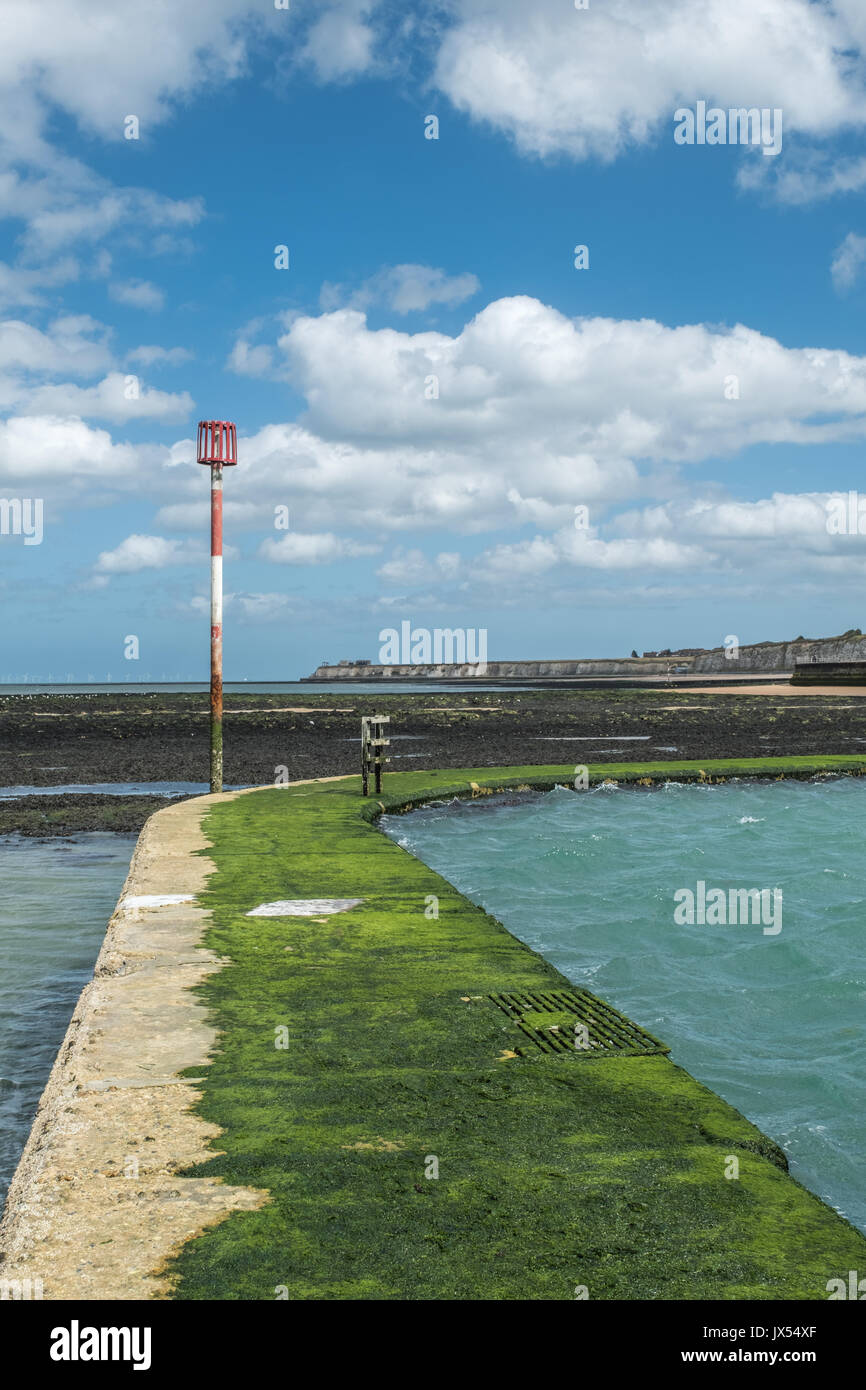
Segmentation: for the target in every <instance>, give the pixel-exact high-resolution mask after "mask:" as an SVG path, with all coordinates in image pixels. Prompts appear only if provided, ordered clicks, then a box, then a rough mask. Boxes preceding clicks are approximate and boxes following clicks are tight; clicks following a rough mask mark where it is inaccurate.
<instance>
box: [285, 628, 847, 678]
mask: <svg viewBox="0 0 866 1390" xmlns="http://www.w3.org/2000/svg"><path fill="white" fill-rule="evenodd" d="M813 657H814V659H815V660H816V661H846V662H847V661H866V637H856V636H848V635H847V634H846V635H845V636H843V637H827V638H821V639H818V640H815V641H803V642H765V643H762V644H761V645H760V646H752V647H740V649H739V655H738V656H737V658H736V660H731V659H730V658H729V657H728V655H727V653H726V650H725V648H724V647H716V648H714V649H713V650H712V651H708V652H702V653H700V654H699V655H697V656H678V655H677V654H676V653H674V654H673V655H672V656H664V657H621V658H614V659H608V658H603V657H598V658H593V657H585V658H582V659H575V660H571V661H565V660H563V661H488V662H486V664H485V665H484V667H483V669H482V668H479V666H478V665H476V664H474V663H472V662H464V663H460V664H457V663H453V664H447V663H440V664H439V665H415V666H409V665H404V666H396V665H394V666H359V665H357V664H355V663H352V664H351V665H346V666H320V667H318V669H317V670H316V671H315V672H314V674H313V675H312V676H311V677H309V679H310V680H314V681H341V680H343V681H376V680H391V681H393V680H406V681H423V680H431V681H435V680H475V679H485V680H488V681H496V680H557V679H561V680H567V679H569V678H574V677H576V676H599V677H611V676H628V677H632V678H634V677H635V676H665V675H674V674H676V675H692V674H694V675H702V674H705V675H709V674H714V675H725V674H727V675H730V676H732V677H734V676H737V675H742V674H744V673H750V672H761V671H766V672H767V673H768V674H770V673H776V674H780V673H783V672H786V671H793V670H794V667H795V665H796V663H797V662H798V661H808V662H811V661H812V658H813Z"/></svg>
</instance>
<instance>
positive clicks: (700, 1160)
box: [167, 759, 866, 1299]
mask: <svg viewBox="0 0 866 1390" xmlns="http://www.w3.org/2000/svg"><path fill="white" fill-rule="evenodd" d="M798 761H799V763H800V766H801V767H805V766H806V765H809V766H812V767H817V766H819V765H820V766H824V767H831V766H840V765H842V764H843V763H844V764H845V765H847V766H849V767H850V766H851V763H852V760H851V759H845V760H843V759H835V760H834V759H820V760H818V759H812V760H808V759H801V760H798ZM739 766H740V768H741V770H742V771H743V772H755V771H764V772H771V771H773V770H774V768H775V769H776V770H778V768H779V767H781V766H782V764H781V763H778V764H773V763H772V762H769V761H765V762H764V763H763V764H751V765H749V764H745V763H744V764H741V765H739ZM784 766H785V767H787V768H788V769H789V770H790V769H791V767H792V760H788V761H787V762H786V763H785V764H784ZM735 770H736V769H735V768H734V767H732V766H731V765H730V764H728V765H721V764H716V765H713V764H709V763H704V764H703V766H702V769H701V771H700V774H699V773H698V767H697V764H692V765H689V766H686V765H683V766H682V767H681V768H679V769H678V768H677V765H674V764H670V763H668V764H663V765H661V766H659V767H658V768H656V769H652V768H650V767H648V766H642V767H636V766H632V767H630V768H628V769H625V768H616V767H611V768H604V769H594V771H595V772H596V773H602V772H604V773H606V774H608V775H611V776H614V777H616V776H623V775H624V774H626V773H628V774H629V775H631V776H639V775H652V773H653V771H655V774H656V775H657V776H659V777H664V776H671V775H691V776H697V775H716V774H718V773H721V772H726V773H730V772H733V771H735ZM859 770H861V771H862V770H863V764H862V760H861V762H860V768H859ZM529 775H531V776H532V777H533V778H535V779H540V780H541V781H544V780H547V782H548V784H550V782H552V781H554V780H556V779H557V778H559V779H560V780H565V778H566V777H567V775H568V770H567V769H564V768H556V769H553V768H551V769H542V768H532V769H513V768H512V769H504V770H500V771H496V770H490V769H479V770H477V771H474V772H473V771H466V772H462V773H456V772H454V771H448V772H445V773H441V774H438V777H437V774H435V773H430V772H422V773H416V774H394V775H389V776H388V778H387V791H388V797H387V800H386V799H384V798H383V802H381V803H377V802H375V800H371V801H369V802H366V803H365V802H364V801H362V799H361V798H360V796H359V780H358V779H345V780H340V781H337V782H331V783H318V784H312V785H311V784H306V785H297V786H293V787H288V788H283V787H281V788H275V789H267V790H262V791H257V792H254V793H251V794H245V795H241V796H237V797H235V798H232V799H225V800H223V801H221V802H217V803H216V804H214V805H212V807H211V809H210V810H209V812H208V814H207V816H206V818H205V820H204V822H203V829H204V833H205V836H206V838H207V840H208V841H209V842H210V844H211V846H212V848H209V849H208V850H207V851H205V853H206V854H207V855H208V856H209V857H210V858H211V859H212V860H213V862H214V863H215V865H216V871H215V872H214V873H213V874H212V875H211V876H210V878H209V881H208V883H207V887H206V889H205V890H204V891H203V892H202V893H201V894H200V895H199V899H198V901H199V904H200V906H202V907H204V908H206V909H207V910H208V911H209V913H210V914H211V918H210V920H211V923H212V925H211V926H210V927H209V928H208V930H207V931H206V933H205V937H204V944H205V945H206V946H207V947H208V948H209V949H210V950H211V951H212V952H214V953H215V954H216V956H218V957H220V958H222V959H224V960H227V961H228V962H229V963H228V964H226V965H225V967H224V968H223V969H222V970H220V971H218V972H217V973H215V974H212V975H210V976H209V977H208V978H207V980H206V981H205V982H204V983H203V984H201V985H199V986H198V990H199V993H200V996H201V997H202V999H203V1001H204V1002H205V1003H206V1004H207V1006H208V1008H209V1011H210V1017H211V1021H212V1022H213V1023H214V1024H215V1026H216V1027H217V1029H218V1030H219V1032H220V1035H221V1038H220V1046H219V1051H218V1053H217V1054H216V1055H215V1056H214V1058H213V1061H212V1065H211V1066H210V1067H209V1068H206V1069H204V1071H203V1070H202V1068H201V1067H199V1068H197V1069H196V1071H197V1074H198V1075H199V1076H204V1078H205V1079H204V1082H203V1085H202V1087H201V1090H202V1099H201V1101H200V1103H199V1105H198V1111H199V1114H200V1115H201V1116H202V1117H203V1118H204V1120H206V1121H207V1122H209V1123H212V1124H215V1125H217V1126H219V1127H220V1129H221V1130H222V1131H223V1134H222V1136H221V1137H220V1139H219V1140H218V1141H217V1146H218V1147H219V1148H221V1149H224V1150H225V1152H224V1154H223V1155H222V1156H219V1157H215V1158H213V1159H212V1160H210V1161H208V1162H207V1163H204V1164H202V1165H201V1166H200V1167H198V1168H196V1169H194V1170H192V1173H189V1172H188V1174H187V1176H192V1175H194V1174H201V1175H202V1176H207V1177H208V1178H210V1179H213V1178H214V1177H218V1178H222V1179H224V1180H225V1181H226V1182H227V1183H229V1184H231V1185H232V1186H233V1187H236V1188H242V1189H253V1190H257V1191H262V1190H264V1191H266V1192H267V1194H268V1200H267V1201H266V1202H265V1204H264V1205H262V1206H260V1207H258V1208H257V1209H255V1210H247V1211H239V1212H236V1213H234V1214H231V1215H229V1216H227V1217H226V1218H225V1219H224V1220H223V1221H221V1223H220V1224H219V1225H216V1226H213V1227H212V1228H211V1229H209V1230H207V1231H205V1232H204V1233H202V1234H201V1235H199V1236H197V1237H196V1238H194V1239H192V1240H190V1241H189V1242H187V1244H186V1245H185V1246H183V1248H182V1249H181V1251H180V1253H179V1255H178V1256H177V1258H176V1259H175V1260H173V1261H172V1262H171V1264H170V1266H169V1269H168V1271H167V1272H168V1273H169V1275H170V1277H171V1279H172V1281H173V1288H174V1296H175V1297H176V1298H180V1299H212V1298H216V1299H273V1298H275V1297H281V1296H282V1297H288V1298H290V1299H573V1298H575V1297H576V1296H578V1297H579V1296H588V1297H589V1298H591V1299H715V1298H723V1299H752V1298H757V1299H781V1298H794V1299H826V1297H827V1292H826V1286H827V1281H828V1280H829V1279H831V1278H835V1277H846V1272H847V1271H848V1270H849V1269H857V1268H861V1269H862V1268H864V1267H866V1240H864V1239H863V1237H862V1236H860V1235H859V1234H858V1233H857V1232H855V1231H854V1230H853V1229H852V1228H851V1227H850V1226H848V1225H847V1224H846V1223H845V1222H844V1221H842V1220H841V1219H840V1218H839V1217H838V1216H837V1215H836V1214H835V1213H833V1212H832V1211H831V1210H830V1209H828V1208H827V1207H826V1206H824V1205H823V1204H822V1203H821V1202H820V1201H819V1200H818V1199H817V1198H816V1197H814V1196H812V1195H811V1194H810V1193H809V1192H807V1191H806V1190H805V1189H804V1188H802V1187H801V1186H799V1184H797V1183H796V1182H795V1181H794V1180H793V1179H791V1178H790V1177H789V1176H788V1174H787V1173H786V1171H785V1170H784V1166H783V1164H784V1159H783V1157H782V1155H781V1153H780V1152H779V1151H778V1150H777V1149H776V1148H775V1146H774V1145H772V1144H771V1143H770V1142H769V1141H768V1140H767V1139H765V1138H764V1137H763V1136H762V1135H761V1134H760V1133H759V1131H758V1130H756V1129H755V1128H754V1126H752V1125H751V1124H749V1123H747V1121H746V1120H744V1119H743V1118H742V1116H740V1115H739V1114H738V1113H737V1112H736V1111H735V1110H733V1109H732V1108H731V1107H730V1106H729V1105H727V1104H725V1103H724V1102H723V1101H722V1100H720V1099H719V1098H718V1097H717V1096H715V1095H714V1094H713V1093H711V1092H710V1091H708V1090H707V1089H706V1088H705V1087H703V1086H701V1085H700V1084H699V1083H698V1082H696V1081H695V1080H694V1079H693V1078H691V1077H690V1076H689V1075H688V1074H687V1073H685V1072H684V1071H682V1070H681V1069H680V1068H678V1067H677V1066H675V1065H674V1064H673V1063H672V1062H671V1061H670V1060H669V1059H668V1058H667V1057H665V1056H663V1055H648V1056H619V1057H617V1056H607V1057H598V1056H588V1055H586V1054H585V1053H580V1052H578V1051H574V1052H573V1053H570V1054H568V1055H562V1056H556V1055H551V1056H547V1055H544V1054H542V1053H538V1054H537V1055H534V1056H531V1055H525V1056H521V1055H514V1054H515V1053H516V1052H518V1050H519V1048H518V1047H517V1046H516V1045H515V1038H516V1037H517V1036H518V1035H517V1033H516V1032H515V1029H514V1026H513V1025H512V1024H511V1022H510V1020H509V1019H508V1017H507V1016H506V1015H505V1014H504V1013H503V1012H502V1010H501V1009H499V1008H497V1007H496V1005H495V1004H494V1003H492V1002H491V1001H490V999H489V996H490V995H492V994H503V993H514V992H520V991H526V990H532V991H550V990H556V989H561V988H563V987H564V988H568V987H569V985H568V981H566V980H565V979H564V977H563V976H561V975H560V974H559V972H558V971H556V970H554V969H553V967H552V966H550V965H549V964H548V963H547V962H546V961H545V960H543V959H542V958H541V957H540V956H538V955H536V954H535V953H534V952H533V951H531V950H530V949H529V948H528V947H526V946H524V945H523V944H521V943H520V942H518V941H517V940H516V939H515V938H514V937H512V936H511V935H510V934H509V933H508V932H507V931H506V930H505V928H504V927H503V926H501V925H500V924H499V923H498V922H496V921H495V920H494V919H492V918H491V917H489V916H487V915H486V914H485V913H484V912H483V911H482V910H481V909H479V908H477V907H475V906H473V905H472V904H470V903H469V902H468V901H467V900H466V899H465V898H463V897H462V896H461V895H460V894H459V893H458V892H457V891H456V890H455V889H454V888H453V887H451V886H450V885H449V884H448V883H447V882H445V881H444V880H443V879H442V878H440V877H439V876H438V875H437V874H435V873H434V872H433V871H432V870H430V869H428V868H427V867H426V866H425V865H424V864H422V863H421V862H420V861H418V860H417V859H414V858H413V857H411V856H410V855H409V854H407V853H406V852H405V851H404V850H402V849H401V848H399V847H398V846H397V845H395V844H394V843H392V842H391V841H390V840H388V839H387V838H386V837H385V836H384V835H382V834H381V833H380V832H379V831H378V830H377V829H376V826H375V824H373V823H372V822H371V817H373V816H375V814H377V813H378V811H379V810H380V809H381V807H382V806H383V805H387V806H388V807H389V808H391V807H394V808H396V807H399V806H402V805H405V804H408V803H409V802H412V801H414V800H421V799H429V797H430V795H431V789H432V790H433V792H434V794H435V789H436V788H437V786H439V787H440V788H443V789H444V788H446V787H447V788H448V789H449V791H450V789H451V788H452V787H454V786H455V785H456V784H460V783H462V784H463V790H464V792H465V791H466V784H467V783H475V784H477V786H478V791H479V794H480V792H481V791H482V790H483V789H485V788H490V787H497V786H500V785H503V784H504V783H505V782H506V781H511V782H512V784H513V783H514V781H515V780H517V781H520V780H521V776H522V777H523V778H524V779H528V777H529ZM302 898H359V899H362V902H361V903H360V905H358V906H356V907H354V908H352V909H351V910H349V911H346V912H342V913H339V914H337V915H328V916H325V915H322V914H320V913H319V914H314V915H311V916H307V917H249V916H247V915H246V914H247V913H249V912H250V910H251V909H253V908H255V907H257V906H258V905H259V904H262V903H268V902H275V901H278V900H286V899H302ZM433 898H435V899H438V917H437V916H434V915H433V912H434V904H433V903H432V899H433ZM575 913H576V916H577V915H578V907H577V904H576V906H575ZM525 1051H526V1052H527V1054H529V1053H531V1052H532V1049H531V1048H528V1049H525ZM732 1156H733V1157H735V1158H737V1159H738V1160H739V1177H738V1178H737V1179H735V1180H733V1179H731V1178H730V1177H729V1176H726V1174H730V1172H731V1171H732V1165H731V1157H732ZM437 1174H438V1176H437Z"/></svg>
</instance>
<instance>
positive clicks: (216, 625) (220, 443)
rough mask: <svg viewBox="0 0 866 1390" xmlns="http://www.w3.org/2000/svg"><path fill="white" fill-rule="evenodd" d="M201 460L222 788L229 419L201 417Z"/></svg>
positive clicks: (213, 726) (214, 749)
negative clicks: (206, 486)
mask: <svg viewBox="0 0 866 1390" xmlns="http://www.w3.org/2000/svg"><path fill="white" fill-rule="evenodd" d="M197 455H198V461H199V463H204V464H206V465H207V466H208V467H209V468H210V789H211V791H212V792H221V791H222V789H223V468H225V467H229V466H232V465H234V464H236V463H237V461H238V440H237V430H236V429H235V427H234V425H233V424H232V423H231V421H230V420H199V422H198V449H197Z"/></svg>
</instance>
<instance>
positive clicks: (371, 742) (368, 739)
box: [361, 714, 391, 796]
mask: <svg viewBox="0 0 866 1390" xmlns="http://www.w3.org/2000/svg"><path fill="white" fill-rule="evenodd" d="M390 722H391V718H390V715H387V714H371V715H368V716H366V717H365V718H363V719H362V720H361V792H362V795H363V796H369V795H370V769H371V767H372V769H373V779H374V786H375V789H376V792H377V793H378V792H380V791H381V790H382V769H383V765H384V764H385V763H388V762H390V761H391V759H390V758H383V757H382V749H383V748H388V747H389V746H390V743H391V740H390V739H389V738H385V737H384V734H385V725H386V724H390Z"/></svg>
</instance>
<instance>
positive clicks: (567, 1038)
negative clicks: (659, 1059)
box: [489, 989, 670, 1057]
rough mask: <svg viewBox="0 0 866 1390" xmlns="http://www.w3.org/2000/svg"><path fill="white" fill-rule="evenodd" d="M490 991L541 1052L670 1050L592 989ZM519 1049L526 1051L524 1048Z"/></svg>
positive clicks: (643, 1053)
mask: <svg viewBox="0 0 866 1390" xmlns="http://www.w3.org/2000/svg"><path fill="white" fill-rule="evenodd" d="M489 997H490V998H491V999H492V1000H493V1003H494V1004H497V1005H498V1006H499V1008H500V1009H502V1011H503V1013H505V1014H507V1015H508V1017H509V1018H510V1019H511V1020H512V1021H513V1022H514V1023H516V1024H517V1027H518V1028H519V1029H520V1031H521V1032H522V1033H523V1035H524V1036H525V1037H526V1038H527V1039H528V1040H529V1041H530V1042H531V1043H532V1044H533V1046H534V1047H535V1048H537V1049H538V1050H539V1051H541V1052H547V1053H558V1054H563V1053H568V1054H571V1055H572V1056H577V1057H580V1056H584V1057H589V1056H596V1057H598V1056H602V1055H604V1054H609V1053H613V1052H615V1053H617V1054H619V1055H620V1056H622V1055H623V1054H630V1055H631V1056H646V1055H647V1054H650V1053H660V1052H670V1048H669V1047H666V1046H665V1044H664V1043H663V1042H659V1040H658V1038H654V1037H653V1035H652V1033H647V1032H646V1031H645V1030H644V1029H643V1028H639V1027H638V1026H637V1024H636V1023H632V1021H631V1019H630V1018H626V1016H625V1014H621V1013H620V1012H619V1010H618V1009H613V1008H611V1006H610V1004H605V1002H604V1000H603V999H597V998H596V996H595V995H594V994H590V992H589V990H587V989H560V990H554V991H553V992H551V993H549V994H536V993H535V992H534V991H533V992H530V991H528V990H527V991H522V992H521V993H519V994H491V995H490V996H489ZM515 1050H516V1051H517V1052H519V1053H520V1055H521V1056H525V1055H526V1053H525V1052H524V1050H523V1049H522V1048H519V1047H518V1048H516V1049H515Z"/></svg>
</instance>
